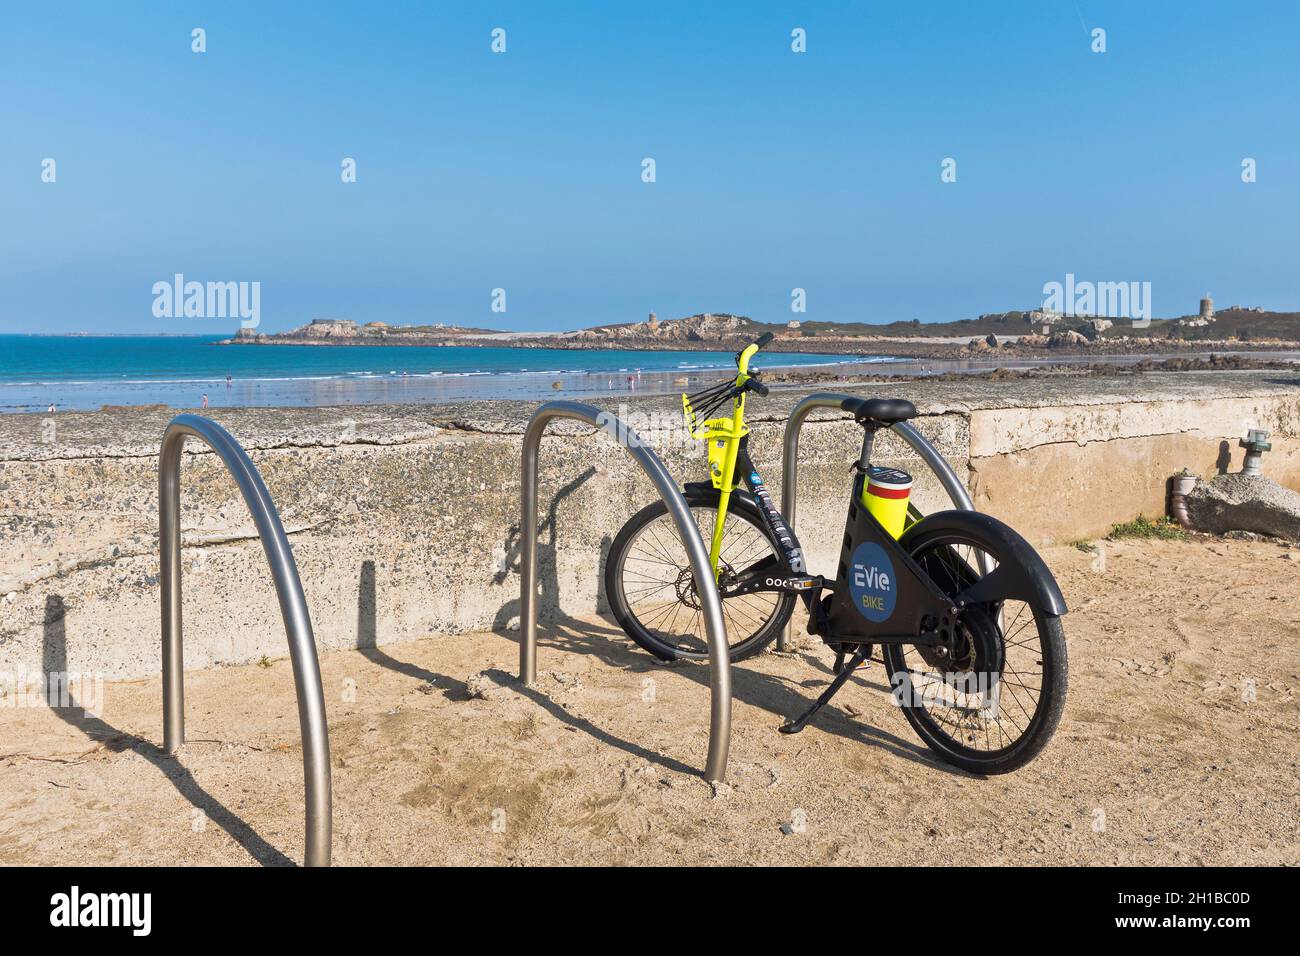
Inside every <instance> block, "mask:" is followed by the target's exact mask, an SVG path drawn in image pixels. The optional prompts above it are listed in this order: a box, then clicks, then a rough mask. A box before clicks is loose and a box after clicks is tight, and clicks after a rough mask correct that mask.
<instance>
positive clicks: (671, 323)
mask: <svg viewBox="0 0 1300 956" xmlns="http://www.w3.org/2000/svg"><path fill="white" fill-rule="evenodd" d="M764 332H771V333H773V335H774V336H775V340H774V341H773V342H772V344H771V346H769V349H770V350H772V351H791V352H793V351H798V352H827V353H841V354H850V355H852V354H875V355H898V356H915V357H936V358H937V357H948V356H960V355H970V354H984V355H987V354H988V353H992V352H995V351H999V350H1006V351H1008V352H1011V353H1016V354H1022V355H1035V354H1042V353H1061V352H1095V353H1099V354H1100V353H1124V352H1143V353H1147V352H1149V353H1162V352H1171V351H1183V350H1186V349H1189V348H1190V349H1195V350H1198V351H1203V350H1205V349H1207V348H1224V349H1240V350H1252V351H1253V350H1258V349H1278V348H1284V349H1291V348H1296V347H1300V312H1272V311H1268V310H1265V309H1263V308H1260V307H1247V306H1240V305H1233V306H1229V307H1228V308H1226V309H1222V310H1219V311H1215V309H1214V304H1213V302H1212V301H1211V300H1210V299H1208V298H1206V299H1202V300H1201V302H1200V307H1199V309H1198V311H1197V312H1195V313H1189V314H1188V315H1185V316H1178V317H1175V318H1168V319H1150V320H1146V321H1134V320H1131V319H1127V318H1118V319H1111V318H1102V317H1098V316H1091V315H1086V316H1080V315H1067V314H1062V313H1060V312H1056V311H1052V310H1050V309H1030V310H1013V311H1009V312H993V313H986V314H983V315H980V316H978V317H977V318H973V319H960V320H957V321H953V322H920V321H919V320H915V319H914V320H912V321H910V322H890V323H885V324H880V325H873V324H869V323H864V322H818V321H807V320H792V321H789V322H786V323H771V322H760V321H757V320H754V319H751V318H749V317H747V316H743V315H735V314H732V313H727V312H701V313H697V314H695V315H689V316H685V317H683V318H677V319H660V318H658V316H656V315H655V314H654V313H653V312H652V313H650V315H649V317H648V318H646V319H645V320H644V321H641V322H627V323H615V324H611V325H598V326H593V327H591V328H586V329H579V330H576V331H571V332H504V331H498V330H493V329H484V328H471V327H466V326H456V325H443V324H436V325H389V324H388V323H385V322H368V323H365V324H358V323H357V322H354V321H352V320H349V319H314V320H312V321H311V322H309V323H307V324H306V325H303V326H300V327H298V328H296V329H292V330H290V331H288V332H277V333H271V334H266V333H259V332H257V331H256V330H255V329H240V330H239V332H238V333H237V334H236V335H235V336H234V337H233V338H230V339H225V340H223V341H222V342H221V343H220V344H222V345H319V346H330V345H389V346H392V345H399V346H400V345H418V346H425V347H430V346H433V347H447V346H461V347H464V346H498V347H501V346H506V347H512V348H547V349H646V350H659V349H696V350H698V349H706V350H707V349H717V350H728V349H734V348H737V347H738V346H740V345H741V344H742V343H744V342H746V341H750V340H752V339H753V338H755V337H756V336H758V335H761V334H763V333H764Z"/></svg>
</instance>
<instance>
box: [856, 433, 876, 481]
mask: <svg viewBox="0 0 1300 956" xmlns="http://www.w3.org/2000/svg"><path fill="white" fill-rule="evenodd" d="M859 424H861V425H862V454H861V455H859V456H858V467H859V468H860V469H862V473H863V474H866V473H867V469H869V468H870V467H871V446H872V444H873V443H874V442H875V440H876V428H877V427H878V426H877V425H876V423H875V422H871V421H865V422H860V423H859Z"/></svg>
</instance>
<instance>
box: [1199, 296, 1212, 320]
mask: <svg viewBox="0 0 1300 956" xmlns="http://www.w3.org/2000/svg"><path fill="white" fill-rule="evenodd" d="M1200 318H1202V319H1204V320H1205V321H1206V322H1213V321H1214V300H1213V299H1211V298H1210V297H1209V295H1208V294H1207V295H1206V296H1205V298H1204V299H1202V300H1201V315H1200Z"/></svg>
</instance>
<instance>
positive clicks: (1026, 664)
mask: <svg viewBox="0 0 1300 956" xmlns="http://www.w3.org/2000/svg"><path fill="white" fill-rule="evenodd" d="M900 543H901V544H902V545H903V546H904V547H905V548H906V549H907V551H908V553H910V554H911V555H912V557H913V558H914V559H916V561H917V562H918V563H919V564H920V565H921V566H922V567H923V568H925V570H926V573H927V574H929V575H930V577H931V578H932V579H933V580H934V581H935V583H936V584H938V585H939V586H940V587H941V588H943V590H944V591H945V592H946V593H949V594H953V593H956V592H957V591H959V590H961V589H962V588H963V587H965V586H966V585H967V584H969V583H970V582H971V581H972V580H974V579H976V578H978V577H979V571H978V567H979V565H978V563H977V560H976V556H977V555H978V554H979V552H983V553H984V554H985V555H987V556H989V557H990V558H992V559H993V560H994V561H1000V560H1001V559H1002V558H1003V555H1000V554H998V545H997V544H996V543H994V542H993V541H992V540H988V539H985V538H984V536H983V535H981V534H980V533H979V532H978V530H976V529H973V528H968V529H964V530H953V529H946V530H936V531H933V532H927V531H926V530H925V528H924V527H923V526H920V525H918V526H917V528H916V531H915V532H910V531H909V532H908V533H906V534H904V536H903V539H902V541H901V542H900ZM981 613H983V615H984V617H983V619H982V624H983V626H984V627H985V628H986V630H985V636H984V637H983V640H984V641H985V642H989V643H986V644H985V645H984V646H985V647H989V646H991V647H992V648H993V655H992V656H993V658H994V660H995V663H994V664H993V668H994V669H995V671H996V675H995V676H992V677H989V674H988V672H982V671H981V670H980V666H979V663H978V661H977V660H976V657H977V656H978V655H975V656H973V657H971V658H968V659H967V662H966V664H965V665H963V666H965V667H967V668H968V670H966V671H962V672H958V671H954V672H950V673H947V674H943V673H942V672H939V671H934V672H931V673H930V674H929V675H925V676H928V677H929V678H931V680H932V686H933V687H935V688H939V691H938V692H939V693H950V694H951V699H950V700H949V701H948V703H947V705H946V706H945V705H940V704H939V701H938V700H937V699H936V700H935V701H934V704H935V705H936V706H927V704H926V702H925V697H926V696H927V693H930V692H931V691H930V690H929V689H928V688H920V689H917V688H916V687H915V686H914V685H915V683H916V678H917V676H918V672H917V668H916V665H917V663H920V664H922V665H923V667H924V666H930V667H933V666H934V664H933V662H930V663H927V662H926V661H925V660H924V659H923V658H922V657H921V650H920V649H919V648H917V647H908V646H902V645H897V644H895V645H887V646H886V647H885V664H886V667H887V668H888V671H889V674H890V686H891V687H892V688H893V689H894V693H895V697H896V699H897V700H898V702H899V703H900V704H901V705H902V708H903V713H904V714H905V715H906V717H907V720H908V723H910V724H911V725H912V729H913V730H915V731H916V732H917V734H919V735H920V737H921V739H922V740H924V741H925V742H926V745H927V746H929V747H930V749H931V750H933V751H934V752H935V753H937V754H938V755H939V756H940V757H941V758H943V760H945V761H946V762H948V763H950V764H953V765H954V766H957V767H960V768H962V769H963V770H967V771H970V772H971V773H978V774H998V773H1009V772H1011V771H1013V770H1017V769H1019V768H1020V767H1023V766H1024V765H1025V764H1027V763H1028V762H1029V761H1031V760H1033V759H1034V757H1036V756H1037V755H1038V754H1039V752H1040V751H1042V749H1043V747H1045V746H1046V745H1047V742H1048V741H1049V740H1051V738H1052V734H1053V733H1054V732H1055V731H1056V726H1057V724H1058V723H1060V720H1061V712H1062V711H1063V710H1064V708H1065V689H1066V681H1067V676H1068V671H1069V664H1068V660H1067V657H1066V649H1065V631H1064V629H1063V628H1062V627H1061V619H1060V617H1059V616H1056V615H1053V614H1048V613H1044V612H1042V611H1040V610H1038V609H1037V608H1034V607H1031V606H1030V605H1029V604H1027V603H1026V602H1024V601H1019V600H1005V601H1001V602H998V603H996V604H990V605H982V606H981ZM1031 625H1032V626H1031ZM970 644H971V646H976V647H978V646H979V641H978V639H975V638H971V639H970ZM999 645H1000V648H999ZM981 674H984V676H985V677H986V679H987V680H988V684H989V686H995V687H996V688H997V694H996V696H994V697H993V700H994V707H992V708H990V709H989V710H987V711H980V710H978V708H977V707H975V706H972V704H971V701H972V700H981V699H982V700H984V701H985V702H987V700H988V699H989V698H988V697H983V698H981V697H979V695H975V694H970V693H968V692H966V689H968V688H970V687H974V686H978V685H977V681H973V680H972V679H971V678H972V677H973V676H974V677H979V676H980V675H981ZM936 678H937V679H936ZM963 697H965V698H966V701H965V703H963V702H962V698H963ZM949 713H956V714H957V715H958V716H957V719H956V720H955V721H952V720H945V719H941V718H940V717H938V716H936V715H937V714H942V715H943V716H944V717H947V716H948V715H949ZM988 713H993V714H996V716H995V717H992V718H990V717H989V716H988ZM994 730H996V734H997V736H994V734H993V732H992V731H994ZM1008 731H1012V732H1008Z"/></svg>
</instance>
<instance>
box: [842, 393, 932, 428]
mask: <svg viewBox="0 0 1300 956" xmlns="http://www.w3.org/2000/svg"><path fill="white" fill-rule="evenodd" d="M840 408H842V409H844V410H845V411H846V412H852V413H853V417H854V418H856V419H857V420H858V421H859V422H865V421H873V422H880V423H881V424H884V425H893V424H894V423H895V422H905V421H907V420H908V419H909V418H915V417H916V406H915V405H913V404H912V403H911V402H909V401H907V399H904V398H846V399H844V401H842V402H840Z"/></svg>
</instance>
